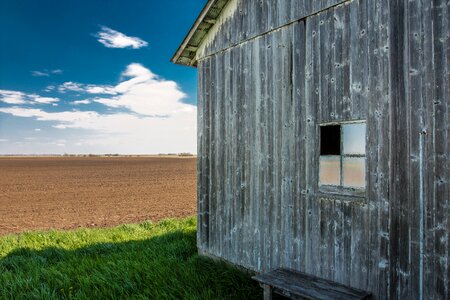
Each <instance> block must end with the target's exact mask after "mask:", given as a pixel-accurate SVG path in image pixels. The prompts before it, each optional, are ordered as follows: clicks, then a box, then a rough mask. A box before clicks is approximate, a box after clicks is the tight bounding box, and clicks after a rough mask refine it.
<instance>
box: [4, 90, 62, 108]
mask: <svg viewBox="0 0 450 300" xmlns="http://www.w3.org/2000/svg"><path fill="white" fill-rule="evenodd" d="M0 102H4V103H7V104H15V105H17V104H56V102H59V98H52V97H42V96H39V95H37V94H26V93H24V92H20V91H10V90H0Z"/></svg>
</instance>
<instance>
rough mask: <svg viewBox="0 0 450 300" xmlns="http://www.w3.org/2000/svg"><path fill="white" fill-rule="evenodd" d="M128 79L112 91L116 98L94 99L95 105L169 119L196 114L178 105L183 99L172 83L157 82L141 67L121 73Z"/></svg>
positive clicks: (189, 107)
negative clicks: (125, 109) (175, 114)
mask: <svg viewBox="0 0 450 300" xmlns="http://www.w3.org/2000/svg"><path fill="white" fill-rule="evenodd" d="M122 77H123V78H130V77H131V78H130V79H128V80H126V81H123V82H121V83H119V84H118V85H116V86H115V87H114V89H115V91H116V92H118V93H119V94H118V95H117V96H115V97H112V98H96V99H93V101H94V102H98V103H101V104H103V105H106V106H109V107H113V108H127V109H129V110H131V111H133V112H135V113H138V114H141V115H146V116H168V115H169V116H170V115H172V114H174V113H178V112H190V111H193V110H195V107H194V106H192V105H188V104H184V103H182V102H181V100H182V99H183V98H185V97H186V95H185V94H184V93H183V92H182V91H181V90H180V89H179V87H178V85H177V83H176V82H174V81H169V80H164V79H160V78H158V77H157V76H156V75H155V74H153V73H152V72H151V71H150V70H149V69H147V68H145V67H144V66H142V65H140V64H137V63H133V64H130V65H128V67H127V69H126V70H125V71H124V72H123V73H122Z"/></svg>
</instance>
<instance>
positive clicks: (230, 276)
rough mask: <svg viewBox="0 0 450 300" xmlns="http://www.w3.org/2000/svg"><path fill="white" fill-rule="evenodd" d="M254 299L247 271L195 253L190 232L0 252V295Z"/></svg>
mask: <svg viewBox="0 0 450 300" xmlns="http://www.w3.org/2000/svg"><path fill="white" fill-rule="evenodd" d="M10 297H12V298H15V299H21V298H22V299H27V298H39V299H44V298H45V299H51V298H53V299H70V298H98V299H101V298H102V299H104V298H114V299H117V298H150V299H237V298H244V299H258V298H260V297H261V291H260V288H259V287H258V286H257V284H256V283H255V282H253V281H252V280H251V279H250V276H249V274H246V273H243V272H242V271H240V270H238V269H236V268H232V267H230V266H229V265H227V264H225V263H223V262H217V261H213V260H211V259H209V258H205V257H202V256H199V255H198V254H197V248H196V233H195V232H183V231H175V232H171V233H166V234H162V235H159V236H155V237H151V238H148V239H145V240H137V241H127V242H119V243H110V242H108V243H98V244H93V245H89V246H87V247H83V248H78V249H75V250H66V249H63V248H57V247H48V248H44V249H42V250H33V249H29V248H19V249H17V250H14V251H12V252H10V253H8V254H7V255H6V256H5V257H3V258H0V299H3V298H6V299H8V298H10Z"/></svg>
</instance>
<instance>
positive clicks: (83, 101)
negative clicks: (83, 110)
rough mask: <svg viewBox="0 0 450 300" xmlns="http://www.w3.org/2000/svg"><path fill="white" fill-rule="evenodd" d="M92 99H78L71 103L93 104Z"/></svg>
mask: <svg viewBox="0 0 450 300" xmlns="http://www.w3.org/2000/svg"><path fill="white" fill-rule="evenodd" d="M91 103H92V101H91V100H87V99H85V100H76V101H72V102H71V103H70V104H72V105H80V104H91Z"/></svg>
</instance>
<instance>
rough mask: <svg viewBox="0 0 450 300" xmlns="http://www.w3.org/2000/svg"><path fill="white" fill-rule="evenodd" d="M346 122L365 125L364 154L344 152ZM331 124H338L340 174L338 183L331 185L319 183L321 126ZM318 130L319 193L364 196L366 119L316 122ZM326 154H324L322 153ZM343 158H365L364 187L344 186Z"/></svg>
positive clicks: (318, 170) (365, 179)
mask: <svg viewBox="0 0 450 300" xmlns="http://www.w3.org/2000/svg"><path fill="white" fill-rule="evenodd" d="M348 124H364V125H365V126H366V132H365V136H364V137H365V141H364V142H365V147H364V154H344V129H343V126H344V125H348ZM333 125H339V126H340V155H336V156H339V163H340V166H339V167H340V170H339V172H340V174H339V183H340V184H339V185H333V184H321V183H320V157H321V156H322V155H321V142H322V136H321V127H323V126H333ZM318 132H319V139H318V143H317V144H318V149H317V150H318V151H317V153H318V156H317V181H316V182H317V186H318V191H319V194H323V196H330V195H336V196H353V197H358V198H361V197H365V195H366V191H367V183H368V182H367V169H368V167H367V165H368V164H367V121H366V120H352V121H342V122H326V123H320V124H318ZM323 156H326V155H323ZM345 158H365V164H364V181H365V185H364V187H352V186H344V185H343V183H344V159H345Z"/></svg>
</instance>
